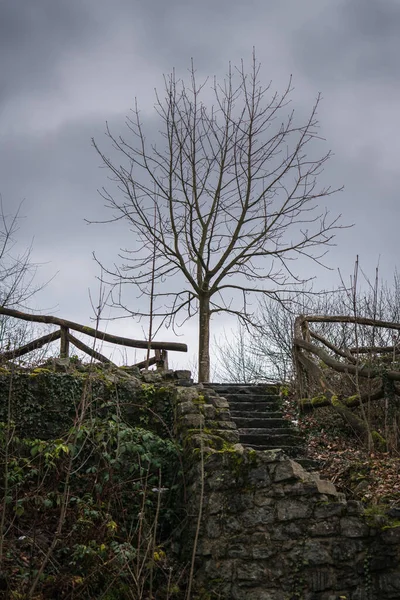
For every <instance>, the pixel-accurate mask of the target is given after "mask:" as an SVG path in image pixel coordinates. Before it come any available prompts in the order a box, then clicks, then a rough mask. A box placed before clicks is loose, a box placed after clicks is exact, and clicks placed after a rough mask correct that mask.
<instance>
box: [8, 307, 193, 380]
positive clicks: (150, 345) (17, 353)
mask: <svg viewBox="0 0 400 600" xmlns="http://www.w3.org/2000/svg"><path fill="white" fill-rule="evenodd" d="M0 315H5V316H8V317H13V318H15V319H21V320H23V321H31V322H35V323H47V324H51V325H58V327H59V329H58V330H56V331H53V332H52V333H49V334H47V335H44V336H42V337H40V338H37V339H35V340H33V341H32V342H29V343H28V344H25V345H24V346H20V347H19V348H16V349H13V350H8V351H6V352H3V353H1V354H0V361H8V360H14V359H16V358H19V357H21V356H24V355H25V354H28V353H29V352H32V351H33V350H37V349H39V348H42V347H43V346H45V345H46V344H49V343H51V342H54V341H56V340H58V339H59V340H60V357H61V358H67V357H68V356H69V346H70V344H72V345H73V346H75V347H76V348H78V350H81V351H82V352H85V353H86V354H88V355H89V356H90V357H92V358H94V359H95V360H98V361H100V362H102V363H105V364H111V365H113V364H114V363H113V362H112V361H111V360H110V359H109V358H107V357H106V356H104V355H103V354H101V353H100V352H98V351H97V350H95V349H94V348H91V347H90V346H88V345H86V344H85V343H83V342H82V341H81V340H79V339H77V338H76V337H75V336H73V335H72V334H71V333H70V330H71V329H72V330H73V331H78V332H79V333H83V334H85V335H88V336H90V337H92V338H94V339H95V340H96V341H100V342H110V343H112V344H117V345H120V346H127V347H129V348H142V349H145V350H149V349H150V350H154V356H151V357H150V358H149V359H148V360H143V361H141V362H140V363H137V364H136V365H133V366H136V367H138V368H139V369H144V368H147V367H149V366H151V365H156V367H157V369H167V368H168V350H172V351H175V352H187V345H186V344H181V343H178V342H154V341H150V342H148V341H145V340H133V339H131V338H126V337H121V336H118V335H112V334H110V333H106V332H104V331H100V330H98V329H95V328H93V327H87V326H85V325H80V324H79V323H75V322H74V321H68V320H66V319H60V318H58V317H53V316H49V315H33V314H29V313H23V312H20V311H18V310H12V309H9V308H4V307H0ZM115 366H117V365H115Z"/></svg>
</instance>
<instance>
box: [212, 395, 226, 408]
mask: <svg viewBox="0 0 400 600" xmlns="http://www.w3.org/2000/svg"><path fill="white" fill-rule="evenodd" d="M209 401H210V404H212V405H213V406H215V408H229V402H228V400H226V399H225V398H221V397H219V396H215V397H214V396H213V397H210V398H209Z"/></svg>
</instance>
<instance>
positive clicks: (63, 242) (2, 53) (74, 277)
mask: <svg viewBox="0 0 400 600" xmlns="http://www.w3.org/2000/svg"><path fill="white" fill-rule="evenodd" d="M253 46H255V48H256V52H257V57H258V59H259V60H260V62H261V63H262V79H263V80H264V81H265V83H268V82H269V81H270V80H272V83H273V87H274V88H275V89H278V90H282V89H283V88H284V86H285V85H286V83H287V81H288V78H289V76H290V75H291V74H292V75H293V85H294V91H293V94H292V108H294V109H295V110H296V111H298V112H299V114H306V113H307V112H308V111H309V110H310V108H311V106H312V104H313V102H314V101H315V98H316V96H317V94H318V93H319V92H321V94H322V97H323V102H322V104H321V106H320V109H319V114H318V116H319V120H320V123H321V133H322V135H323V136H324V138H326V140H327V142H326V148H325V149H326V150H328V149H329V148H330V149H332V151H333V152H334V157H333V158H332V159H331V161H330V163H329V164H328V165H327V167H326V169H325V172H324V175H323V178H324V182H327V183H330V184H332V186H334V187H339V186H341V185H344V186H345V189H344V191H343V192H342V193H341V194H338V195H336V196H334V197H333V198H332V199H331V206H330V207H331V209H332V212H333V213H342V214H343V222H344V223H348V224H350V223H355V226H354V228H353V229H351V230H346V231H342V232H341V233H340V235H339V236H338V237H337V244H338V245H337V247H336V248H334V249H332V250H331V252H330V255H329V258H328V263H329V264H330V266H331V267H333V268H334V269H336V268H340V269H341V270H342V272H343V273H344V274H345V275H346V276H348V275H349V274H350V272H351V271H352V268H353V267H352V265H353V263H354V259H355V256H356V255H357V254H359V255H360V260H361V263H362V265H363V267H364V268H365V269H366V270H367V271H369V272H370V273H373V270H374V268H375V266H376V264H377V262H378V260H379V261H380V265H381V273H382V275H383V276H384V277H387V278H390V276H391V273H392V272H393V270H394V268H395V267H396V266H399V264H398V263H399V262H400V259H399V260H398V254H399V252H398V249H399V242H398V236H399V232H398V230H399V226H398V214H399V210H398V206H399V195H398V188H399V186H398V178H399V158H400V135H399V130H400V111H399V106H400V66H399V64H400V61H399V59H398V57H399V56H400V2H399V1H398V0H379V2H378V1H377V0H351V1H350V0H302V1H301V2H299V0H280V1H279V2H278V1H275V2H273V1H272V0H247V1H246V2H239V1H238V0H229V1H228V0H213V1H212V2H211V0H203V1H202V2H193V1H192V0H186V1H185V2H183V1H182V0H169V1H168V2H165V1H162V0H146V2H139V1H138V0H112V1H111V0H0V61H1V70H0V157H1V160H0V193H1V195H2V197H3V202H4V204H5V207H6V210H7V212H9V213H11V212H12V211H13V210H14V209H15V208H16V207H17V206H18V205H19V203H20V202H21V201H23V208H22V212H23V214H24V215H25V217H26V218H25V219H24V221H23V222H22V223H21V229H20V231H19V238H18V239H19V243H20V244H21V247H22V246H23V245H24V244H25V245H26V244H29V243H30V241H31V240H32V238H34V242H33V244H34V251H33V258H34V260H35V261H37V262H40V263H44V266H43V267H42V270H41V273H40V274H39V277H40V278H42V279H46V278H47V277H49V276H51V275H53V274H54V273H57V276H56V277H55V278H54V279H53V280H52V282H51V283H50V284H49V285H48V286H47V288H46V290H45V292H43V293H42V295H41V296H40V298H37V300H36V308H43V309H47V310H48V312H51V313H53V314H57V315H58V316H60V317H64V318H69V319H72V320H76V321H79V322H82V323H89V321H90V318H91V316H92V311H91V308H90V301H89V296H88V289H89V288H90V289H91V290H92V294H93V295H94V296H95V295H96V290H97V284H96V275H97V274H98V269H97V266H96V264H95V263H94V261H93V259H92V252H93V251H96V252H97V253H98V254H99V255H101V257H102V258H104V259H107V260H109V261H110V263H112V262H113V261H114V260H115V259H116V257H117V253H118V249H119V247H120V244H121V240H122V239H124V240H127V239H129V238H128V234H127V232H126V231H125V230H124V229H123V227H122V225H120V226H119V227H117V228H115V227H111V226H95V225H90V226H89V225H87V224H86V223H85V219H94V220H95V219H97V218H99V217H100V218H101V217H103V216H104V215H105V214H106V213H105V209H104V207H103V204H104V203H103V201H102V200H101V198H100V197H99V195H98V193H97V189H98V188H100V187H101V186H102V185H104V183H105V177H106V174H105V172H104V170H102V169H100V168H99V167H100V160H99V156H98V155H97V154H96V152H95V151H94V149H93V148H92V146H91V138H92V137H94V138H95V139H96V141H97V142H98V143H99V144H100V145H101V144H103V143H105V142H106V139H105V137H104V130H105V122H106V121H108V122H109V124H110V126H111V127H112V129H113V131H115V132H116V133H117V134H118V133H119V132H121V133H123V132H124V121H125V116H126V115H127V114H128V112H129V110H130V108H132V106H133V103H134V98H135V97H137V99H138V102H139V105H140V107H141V108H142V110H143V111H144V112H145V113H146V115H148V117H149V119H150V118H153V116H154V114H153V112H152V111H153V104H154V88H156V87H162V83H163V80H162V76H163V74H164V73H168V72H170V71H171V69H172V68H175V69H176V71H177V73H178V75H180V76H183V77H185V76H186V73H187V68H188V66H189V65H190V59H191V58H192V57H193V58H194V60H195V64H196V68H197V71H198V74H199V76H203V75H204V76H206V75H217V76H219V77H223V76H224V75H225V73H226V71H227V65H228V62H229V61H231V62H232V63H237V62H238V61H239V60H240V59H241V58H243V59H244V60H245V61H247V62H248V63H250V60H251V53H252V48H253ZM303 268H304V269H307V268H308V267H306V266H304V267H303ZM309 269H310V273H312V274H314V272H315V268H314V266H313V265H310V267H309ZM318 277H319V280H318V281H317V284H316V285H317V286H319V287H327V286H330V285H331V284H332V285H336V284H337V281H338V279H337V275H336V273H335V271H332V272H325V273H318ZM38 304H39V305H40V306H38ZM221 324H223V321H221V320H220V319H219V321H218V325H219V326H221ZM226 325H227V326H228V323H226ZM107 328H108V331H110V332H115V333H121V332H124V333H125V334H127V335H130V336H131V337H140V338H142V337H143V335H142V331H141V326H140V325H135V324H133V323H129V324H127V323H126V322H124V323H116V322H112V323H110V324H109V325H108V326H107ZM217 331H218V330H217ZM159 338H160V339H161V338H162V339H165V340H168V339H175V338H174V335H173V333H172V332H170V331H169V332H165V333H162V335H161V334H160V335H159ZM182 341H188V342H189V346H190V349H189V358H190V359H191V358H192V356H193V355H194V354H195V352H196V342H195V324H193V326H192V327H190V328H187V329H186V330H185V331H184V336H183V338H182ZM176 360H177V357H176ZM177 362H179V364H184V361H183V362H182V361H178V360H177Z"/></svg>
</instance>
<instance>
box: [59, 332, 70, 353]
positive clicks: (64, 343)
mask: <svg viewBox="0 0 400 600" xmlns="http://www.w3.org/2000/svg"><path fill="white" fill-rule="evenodd" d="M60 331H61V343H60V358H68V357H69V337H68V334H69V330H68V327H63V326H61V327H60Z"/></svg>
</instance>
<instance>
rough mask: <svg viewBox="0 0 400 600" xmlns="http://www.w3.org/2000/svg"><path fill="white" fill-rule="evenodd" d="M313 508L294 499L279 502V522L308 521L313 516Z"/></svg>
mask: <svg viewBox="0 0 400 600" xmlns="http://www.w3.org/2000/svg"><path fill="white" fill-rule="evenodd" d="M311 513H312V507H311V506H310V505H309V504H308V503H307V502H304V501H301V500H295V499H292V498H289V499H284V500H279V501H278V502H277V518H278V521H292V520H293V519H307V518H309V517H310V516H311Z"/></svg>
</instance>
